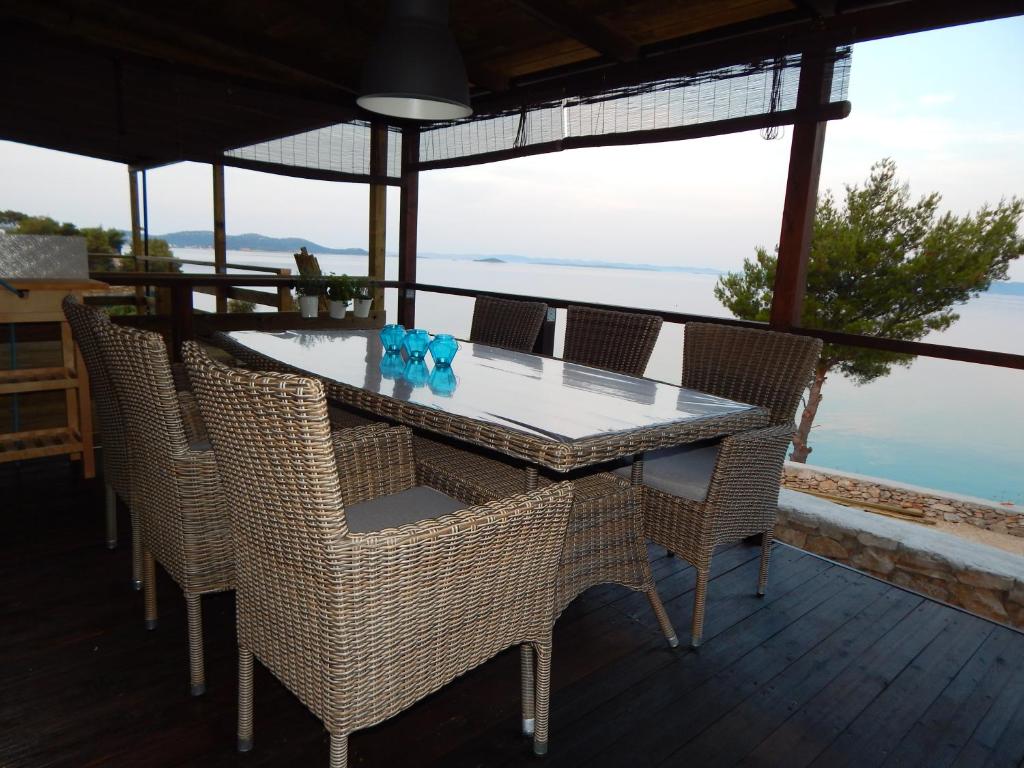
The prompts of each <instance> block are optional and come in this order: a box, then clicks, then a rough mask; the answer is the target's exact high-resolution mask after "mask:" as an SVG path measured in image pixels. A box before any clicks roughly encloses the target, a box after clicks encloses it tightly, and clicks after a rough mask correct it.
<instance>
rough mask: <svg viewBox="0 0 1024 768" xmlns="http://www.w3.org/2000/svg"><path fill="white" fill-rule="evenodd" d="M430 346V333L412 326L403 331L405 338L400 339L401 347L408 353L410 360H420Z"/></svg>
mask: <svg viewBox="0 0 1024 768" xmlns="http://www.w3.org/2000/svg"><path fill="white" fill-rule="evenodd" d="M429 346H430V334H429V333H427V332H426V331H425V330H423V329H422V328H413V329H412V330H411V331H406V332H405V339H403V341H402V348H403V349H404V350H405V353H406V354H407V355H409V359H410V360H422V359H423V358H424V357H425V356H426V354H427V348H428V347H429Z"/></svg>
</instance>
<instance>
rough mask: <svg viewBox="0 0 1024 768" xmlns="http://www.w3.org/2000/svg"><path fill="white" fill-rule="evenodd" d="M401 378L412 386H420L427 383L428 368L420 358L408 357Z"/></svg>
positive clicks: (428, 376)
mask: <svg viewBox="0 0 1024 768" xmlns="http://www.w3.org/2000/svg"><path fill="white" fill-rule="evenodd" d="M402 378H403V379H405V380H406V381H407V382H409V383H410V384H412V385H413V386H414V387H422V386H423V385H424V384H426V383H427V379H429V378H430V369H428V368H427V364H426V363H425V362H423V360H422V359H419V360H417V359H416V358H412V357H410V358H409V361H408V362H407V363H406V364H405V370H404V371H402Z"/></svg>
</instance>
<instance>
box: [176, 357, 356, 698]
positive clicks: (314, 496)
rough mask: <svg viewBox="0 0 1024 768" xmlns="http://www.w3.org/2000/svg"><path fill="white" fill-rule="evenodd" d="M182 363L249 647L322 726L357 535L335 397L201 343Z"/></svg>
mask: <svg viewBox="0 0 1024 768" xmlns="http://www.w3.org/2000/svg"><path fill="white" fill-rule="evenodd" d="M182 355H183V357H184V358H185V361H186V363H187V365H188V368H189V375H190V377H191V379H192V382H193V386H194V390H195V394H196V397H197V399H198V401H199V408H200V410H201V412H202V415H203V418H204V420H205V422H206V426H207V430H208V432H209V435H210V441H211V443H212V444H213V451H214V454H215V456H216V458H217V468H218V472H219V473H220V477H221V483H222V486H223V490H224V494H225V499H226V503H227V508H228V516H229V518H230V521H231V532H232V537H233V539H234V545H235V573H236V582H235V588H236V592H237V615H238V641H239V644H240V645H241V646H243V647H245V648H247V649H248V650H251V651H253V652H254V653H255V654H256V655H257V656H258V657H259V658H260V660H261V661H262V662H263V663H264V664H266V665H267V666H268V667H269V668H270V669H271V670H272V671H273V672H274V674H275V675H277V676H278V677H280V678H281V679H282V681H283V682H284V683H285V684H286V685H287V686H288V687H289V688H290V689H291V690H292V691H295V692H297V693H298V695H300V696H302V697H303V700H304V701H305V703H306V704H307V705H308V706H309V707H310V708H311V709H313V711H314V712H316V713H317V714H321V713H322V711H323V702H324V697H325V696H327V692H326V690H325V689H324V683H323V680H322V678H323V677H324V673H323V670H322V667H321V665H320V662H319V651H318V648H320V647H321V645H322V642H323V638H324V637H327V636H328V635H329V632H328V630H329V626H328V624H329V621H328V614H329V612H330V611H332V610H335V608H336V606H333V605H330V604H329V603H328V601H327V599H326V594H327V591H328V584H329V583H330V582H331V580H332V578H334V577H336V575H337V574H338V573H339V572H340V568H339V562H340V558H341V557H342V554H341V549H342V548H343V547H344V541H343V538H344V537H345V536H346V535H347V532H348V531H347V527H346V525H345V518H344V511H343V505H342V495H341V487H340V480H339V476H338V468H337V463H336V460H335V457H334V450H333V448H332V443H331V431H330V423H329V422H328V418H327V400H326V398H325V396H324V389H323V385H322V384H321V383H320V382H319V381H317V380H316V379H311V378H304V377H300V376H294V375H290V374H281V373H257V372H252V371H247V370H242V369H239V368H231V367H229V366H226V365H224V364H222V363H219V362H217V361H215V360H213V359H212V358H210V357H209V356H207V355H206V354H205V353H204V352H203V351H202V350H201V349H200V347H199V346H198V345H197V344H195V343H194V342H186V343H185V344H184V345H183V347H182ZM310 692H316V693H315V694H311V693H310ZM311 695H312V696H313V697H314V698H316V699H318V700H316V701H309V700H308V698H309V697H310V696H311Z"/></svg>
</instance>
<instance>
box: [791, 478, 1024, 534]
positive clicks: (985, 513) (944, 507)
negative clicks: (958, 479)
mask: <svg viewBox="0 0 1024 768" xmlns="http://www.w3.org/2000/svg"><path fill="white" fill-rule="evenodd" d="M783 485H784V486H785V487H786V488H791V489H793V490H794V491H812V492H816V493H826V494H829V495H830V496H838V497H841V498H843V499H845V500H849V501H851V502H854V503H856V502H866V503H868V504H885V505H889V506H893V507H899V508H901V509H905V510H908V511H916V512H920V513H922V514H923V515H924V516H925V517H926V518H930V519H934V520H946V521H947V522H951V523H965V524H967V525H973V526H976V527H978V528H985V529H987V530H990V531H995V532H996V533H1008V534H1010V535H1011V536H1020V537H1024V509H1022V508H1021V507H1020V506H1018V505H1016V504H999V503H996V502H988V501H985V500H983V499H975V498H971V497H969V496H957V495H955V494H941V495H940V494H939V493H938V492H937V491H932V490H929V489H927V488H917V487H915V486H911V485H902V484H899V483H894V482H889V481H885V480H880V479H878V478H874V477H864V476H863V475H853V474H846V473H842V472H836V471H835V470H832V469H822V468H821V467H813V466H808V465H805V464H796V463H792V462H787V463H786V468H785V471H784V476H783Z"/></svg>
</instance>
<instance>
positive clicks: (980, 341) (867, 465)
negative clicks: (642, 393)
mask: <svg viewBox="0 0 1024 768" xmlns="http://www.w3.org/2000/svg"><path fill="white" fill-rule="evenodd" d="M175 253H176V254H177V255H179V256H181V257H183V258H202V259H211V258H212V256H211V251H208V250H192V249H186V248H180V249H176V251H175ZM319 258H320V262H321V265H322V266H323V268H324V271H325V272H336V273H341V272H348V273H349V274H360V273H362V274H365V272H366V259H365V257H350V256H320V257H319ZM229 261H235V262H240V263H252V264H261V265H262V264H265V265H268V266H282V267H291V266H293V262H292V259H291V256H290V255H289V254H280V253H273V254H271V253H267V254H263V253H257V252H248V251H245V252H229ZM387 269H388V277H389V278H394V277H395V276H396V275H395V274H394V273H395V271H396V269H397V264H396V261H395V260H394V259H388V264H387ZM418 270H419V279H420V281H421V282H425V283H436V284H439V285H452V286H457V287H462V288H479V289H489V290H497V291H507V292H509V293H521V294H531V295H535V296H551V297H558V298H565V299H578V300H581V301H594V302H602V303H608V304H620V305H623V306H643V307H651V308H655V309H664V310H673V311H679V312H692V313H695V314H706V315H717V316H723V317H724V316H728V313H727V312H726V311H725V309H724V308H723V307H722V306H721V305H720V304H719V303H718V302H717V301H716V300H715V298H714V296H713V295H712V288H713V286H714V284H715V279H716V278H715V277H714V276H711V275H693V274H687V273H674V272H643V271H637V270H617V269H600V268H590V267H587V268H581V267H554V266H537V265H530V264H524V265H518V264H492V263H476V262H464V261H454V260H442V259H421V261H420V263H419V266H418ZM388 294H389V296H388V302H387V303H388V307H387V308H388V311H389V313H391V315H392V316H394V315H393V313H394V307H395V299H396V297H395V292H394V291H389V292H388ZM205 298H207V297H198V296H197V303H198V304H199V306H203V305H202V299H205ZM211 302H212V298H211ZM416 311H417V320H418V325H420V326H421V327H425V328H428V329H430V330H432V331H447V332H450V333H453V334H455V335H456V336H459V335H463V336H464V335H467V334H468V332H469V326H470V320H471V317H472V311H473V301H472V299H463V298H460V297H453V296H440V295H432V294H424V293H420V295H419V296H418V297H417V310H416ZM959 311H960V315H961V320H960V322H959V323H957V324H956V325H954V326H953V328H951V329H950V330H948V331H946V332H945V333H942V334H933V335H932V336H930V337H929V339H928V340H929V341H936V342H939V343H945V344H955V345H960V346H971V347H980V348H986V349H995V350H999V351H1004V352H1015V353H1018V354H1024V322H1022V321H1024V297H1014V296H983V297H981V298H979V299H976V300H974V301H972V302H970V303H969V304H967V305H965V306H964V307H962V308H960V310H959ZM563 331H564V317H563V318H561V321H560V323H559V337H558V338H557V339H556V352H557V351H559V350H560V346H561V334H562V333H563ZM681 359H682V326H679V325H666V326H664V328H663V329H662V332H661V337H660V338H659V340H658V345H657V347H656V348H655V351H654V355H653V356H652V358H651V362H650V365H649V366H648V369H647V375H648V376H650V377H652V378H656V379H660V380H662V381H668V382H671V383H675V384H678V383H679V375H680V374H679V371H680V366H681ZM823 394H824V398H823V400H822V403H821V407H820V408H819V410H818V418H817V421H816V423H815V427H814V429H813V431H812V433H811V446H812V447H813V449H814V450H813V453H812V454H811V456H810V462H811V463H812V464H819V465H821V466H826V467H835V468H838V469H844V470H847V471H851V472H859V473H862V474H867V475H876V476H879V477H887V478H892V479H894V480H900V481H903V482H907V483H914V484H916V485H923V486H927V487H931V488H940V489H944V490H948V491H953V492H957V493H964V494H969V495H973V496H980V497H983V498H989V499H995V500H997V501H1014V502H1016V503H1018V504H1020V503H1024V397H1022V394H1024V371H1015V370H1007V369H1001V368H993V367H990V366H981V365H971V364H967V363H957V362H950V361H945V360H932V359H927V358H920V359H918V360H916V361H915V362H914V363H913V365H912V366H911V367H910V368H895V369H894V370H893V373H892V374H890V375H889V376H887V377H886V378H884V379H880V380H878V381H876V382H874V383H872V384H868V385H866V386H863V387H857V386H854V385H853V384H852V383H850V382H849V381H847V380H846V379H844V378H842V377H841V376H839V375H834V376H832V377H831V378H830V379H829V380H828V381H827V382H826V384H825V388H824V390H823Z"/></svg>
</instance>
